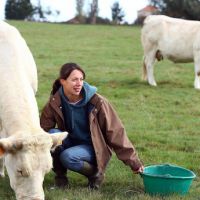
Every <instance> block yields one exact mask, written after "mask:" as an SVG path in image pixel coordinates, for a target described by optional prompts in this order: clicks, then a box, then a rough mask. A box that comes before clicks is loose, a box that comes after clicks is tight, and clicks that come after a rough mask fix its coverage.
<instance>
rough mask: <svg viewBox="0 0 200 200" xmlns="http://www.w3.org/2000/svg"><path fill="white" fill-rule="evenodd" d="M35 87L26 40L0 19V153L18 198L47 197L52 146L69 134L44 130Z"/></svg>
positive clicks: (35, 72) (19, 199) (31, 61)
mask: <svg viewBox="0 0 200 200" xmlns="http://www.w3.org/2000/svg"><path fill="white" fill-rule="evenodd" d="M36 90H37V70H36V65H35V62H34V59H33V57H32V54H31V52H30V50H29V48H28V46H27V45H26V42H25V41H24V39H23V38H22V36H21V35H20V33H19V32H18V31H17V30H16V28H14V27H12V26H10V25H8V24H7V23H5V22H0V92H1V96H0V136H1V137H3V138H2V139H0V155H5V166H6V169H7V172H8V176H9V179H10V185H11V187H12V188H13V190H14V191H15V194H16V198H17V199H18V200H44V192H43V187H42V184H43V180H44V175H45V174H46V173H47V172H49V170H50V169H51V167H52V158H51V155H50V149H51V147H55V145H57V144H58V143H59V142H61V141H62V140H63V139H64V138H65V137H66V136H67V133H63V134H56V135H53V136H52V135H49V134H48V133H46V132H44V131H43V130H42V129H41V127H40V122H39V112H38V107H37V102H36V99H35V92H36ZM0 166H1V165H0ZM0 172H1V175H3V170H0Z"/></svg>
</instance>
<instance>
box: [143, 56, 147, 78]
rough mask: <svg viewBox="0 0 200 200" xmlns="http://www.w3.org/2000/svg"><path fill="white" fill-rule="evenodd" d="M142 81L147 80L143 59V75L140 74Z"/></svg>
mask: <svg viewBox="0 0 200 200" xmlns="http://www.w3.org/2000/svg"><path fill="white" fill-rule="evenodd" d="M142 80H147V67H146V64H145V57H144V58H143V74H142Z"/></svg>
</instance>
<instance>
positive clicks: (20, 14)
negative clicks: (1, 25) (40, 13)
mask: <svg viewBox="0 0 200 200" xmlns="http://www.w3.org/2000/svg"><path fill="white" fill-rule="evenodd" d="M33 14H34V7H33V6H32V4H31V2H30V0H7V2H6V6H5V17H6V19H18V20H24V19H27V18H29V17H32V16H33Z"/></svg>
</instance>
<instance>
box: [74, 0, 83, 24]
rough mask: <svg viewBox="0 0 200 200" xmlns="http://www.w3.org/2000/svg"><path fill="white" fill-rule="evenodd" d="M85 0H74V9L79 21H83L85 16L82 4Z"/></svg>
mask: <svg viewBox="0 0 200 200" xmlns="http://www.w3.org/2000/svg"><path fill="white" fill-rule="evenodd" d="M84 1H85V0H76V11H77V16H76V17H77V18H78V20H79V22H80V23H84V22H85V16H84V14H83V6H84Z"/></svg>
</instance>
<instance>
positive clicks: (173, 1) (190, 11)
mask: <svg viewBox="0 0 200 200" xmlns="http://www.w3.org/2000/svg"><path fill="white" fill-rule="evenodd" d="M150 3H151V4H152V5H154V6H156V7H158V8H159V9H160V11H161V13H162V14H164V15H168V16H171V17H179V18H185V19H192V20H200V16H199V13H200V1H199V0H150Z"/></svg>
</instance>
